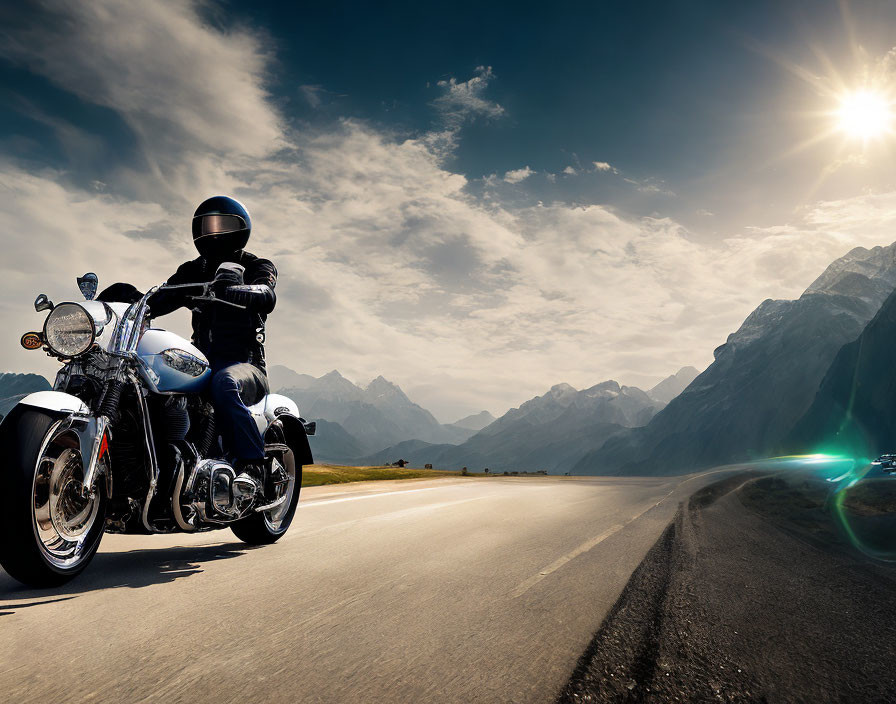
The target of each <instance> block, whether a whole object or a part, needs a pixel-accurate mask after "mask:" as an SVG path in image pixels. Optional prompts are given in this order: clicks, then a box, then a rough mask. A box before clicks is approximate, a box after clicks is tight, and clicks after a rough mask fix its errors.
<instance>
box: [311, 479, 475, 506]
mask: <svg viewBox="0 0 896 704" xmlns="http://www.w3.org/2000/svg"><path fill="white" fill-rule="evenodd" d="M451 486H458V485H457V484H451ZM446 488H447V487H444V486H428V487H426V488H425V489H399V490H398V491H381V492H380V493H378V494H364V496H346V497H344V498H342V499H321V500H320V501H299V508H313V507H314V506H323V505H324V504H341V503H342V502H343V501H360V500H361V499H377V498H379V497H380V496H392V495H393V494H413V493H415V492H417V491H435V490H436V489H446Z"/></svg>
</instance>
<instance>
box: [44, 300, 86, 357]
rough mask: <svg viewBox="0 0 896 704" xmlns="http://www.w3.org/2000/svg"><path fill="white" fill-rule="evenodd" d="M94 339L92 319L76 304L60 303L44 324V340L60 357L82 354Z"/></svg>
mask: <svg viewBox="0 0 896 704" xmlns="http://www.w3.org/2000/svg"><path fill="white" fill-rule="evenodd" d="M94 339H96V326H95V325H94V323H93V317H91V315H90V313H88V312H87V311H86V310H84V308H83V307H82V306H79V305H78V304H77V303H60V304H59V305H58V306H56V307H55V308H54V309H53V311H52V312H51V313H50V314H49V315H48V316H47V319H46V321H45V322H44V340H46V342H47V345H48V346H49V348H50V350H51V351H52V352H54V353H55V354H57V355H58V356H60V357H77V356H78V355H79V354H84V353H85V352H86V351H87V350H89V349H90V347H91V346H92V345H93V341H94Z"/></svg>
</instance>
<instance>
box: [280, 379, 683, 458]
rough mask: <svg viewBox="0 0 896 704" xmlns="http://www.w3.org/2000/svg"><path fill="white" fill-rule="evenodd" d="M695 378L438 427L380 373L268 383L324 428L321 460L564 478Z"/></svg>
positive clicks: (556, 399)
mask: <svg viewBox="0 0 896 704" xmlns="http://www.w3.org/2000/svg"><path fill="white" fill-rule="evenodd" d="M697 373H698V372H697V370H696V369H694V368H693V367H686V368H684V369H682V370H680V371H679V372H678V373H677V374H675V375H673V376H670V377H668V378H667V379H664V380H663V381H662V382H660V384H658V385H657V386H656V387H654V388H653V389H651V390H650V391H649V392H644V391H642V390H641V389H638V388H636V387H630V386H620V385H619V384H618V383H616V382H615V381H608V382H604V383H602V384H597V385H595V386H593V387H590V388H588V389H585V390H582V391H578V390H576V389H574V388H573V387H572V386H570V385H569V384H557V385H556V386H554V387H553V388H551V389H550V390H549V391H548V392H547V393H545V394H544V395H542V396H538V397H536V398H533V399H531V400H529V401H527V402H525V403H523V404H522V405H521V406H520V407H519V408H513V409H511V410H509V411H508V412H507V413H506V414H504V415H503V416H502V417H501V418H498V419H495V418H494V416H492V415H491V414H490V413H488V412H487V411H482V412H481V413H477V414H474V415H471V416H467V417H466V418H462V419H460V420H458V421H456V422H455V423H451V424H440V423H438V421H437V420H436V419H435V418H434V417H433V416H432V414H431V413H429V412H428V411H426V410H425V409H424V408H422V407H421V406H419V405H418V404H415V403H413V402H412V401H411V400H410V399H408V397H407V396H406V395H405V394H404V392H403V391H402V390H401V389H400V388H399V387H398V386H396V385H395V384H393V383H392V382H390V381H388V380H386V379H384V378H383V377H381V376H380V377H377V378H376V379H374V380H373V381H372V382H370V384H369V385H368V386H367V387H360V386H358V385H356V384H353V383H352V382H351V381H349V380H348V379H346V378H345V377H343V376H342V375H341V374H339V372H337V371H332V372H330V373H329V374H325V375H324V376H322V377H319V378H315V377H313V376H310V375H307V374H299V373H297V372H295V371H293V370H291V369H289V368H287V367H283V366H274V367H272V368H271V370H270V381H271V388H273V389H277V390H278V392H279V393H283V394H284V395H287V396H289V397H290V398H292V399H293V400H295V401H296V403H297V404H298V405H299V408H300V409H301V411H302V413H303V415H305V417H306V418H308V419H313V420H316V421H318V423H319V426H318V434H317V435H316V436H315V437H313V438H312V450H313V451H314V452H315V456H316V457H319V458H320V459H322V460H328V461H336V462H345V463H354V464H383V463H387V462H394V461H396V460H398V459H405V460H408V461H410V462H411V463H412V464H415V465H416V464H419V465H423V464H433V465H434V466H436V467H438V468H444V469H452V468H461V467H463V466H474V467H487V466H490V467H491V468H492V469H495V470H504V469H514V470H516V469H524V470H525V469H531V470H535V469H548V470H549V471H557V470H558V469H563V470H564V471H565V470H566V469H568V467H569V466H570V465H571V464H572V463H573V462H575V461H576V460H578V459H579V458H581V456H582V455H583V454H584V453H585V452H586V451H588V450H590V449H593V448H594V447H596V446H599V445H600V444H602V443H603V441H604V440H606V439H607V438H609V437H610V436H612V435H613V434H615V433H616V432H618V431H620V430H622V429H624V428H627V427H633V426H637V425H643V424H644V423H646V422H647V421H648V420H650V418H651V417H652V416H653V415H654V414H655V413H656V412H657V411H658V410H659V409H660V408H662V407H663V406H664V405H665V399H666V398H671V397H673V396H674V395H675V394H676V393H677V392H679V391H680V390H681V389H683V388H684V387H685V386H687V384H688V383H689V382H690V381H691V380H692V379H693V378H694V377H695V376H696V375H697ZM281 385H282V386H281ZM654 394H655V396H656V397H654Z"/></svg>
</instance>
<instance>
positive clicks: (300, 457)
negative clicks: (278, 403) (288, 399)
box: [277, 413, 314, 467]
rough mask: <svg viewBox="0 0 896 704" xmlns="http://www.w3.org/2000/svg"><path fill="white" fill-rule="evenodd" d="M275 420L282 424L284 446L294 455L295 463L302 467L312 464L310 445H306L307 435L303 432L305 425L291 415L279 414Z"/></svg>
mask: <svg viewBox="0 0 896 704" xmlns="http://www.w3.org/2000/svg"><path fill="white" fill-rule="evenodd" d="M277 420H279V421H280V422H281V423H282V424H283V430H284V432H285V434H286V444H287V445H289V446H290V447H291V448H292V451H293V452H294V453H295V454H296V463H297V464H298V465H300V466H303V467H304V466H306V465H309V464H314V458H313V457H312V456H311V445H309V444H308V434H307V433H306V432H305V424H304V423H302V421H301V420H300V419H299V418H297V417H296V416H294V415H292V414H291V413H280V414H279V415H278V416H277Z"/></svg>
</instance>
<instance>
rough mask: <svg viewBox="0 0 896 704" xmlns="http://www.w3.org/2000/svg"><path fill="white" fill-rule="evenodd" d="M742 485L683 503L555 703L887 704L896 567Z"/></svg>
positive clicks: (797, 505) (771, 490) (734, 482)
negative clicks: (769, 508) (765, 505)
mask: <svg viewBox="0 0 896 704" xmlns="http://www.w3.org/2000/svg"><path fill="white" fill-rule="evenodd" d="M746 479H748V478H747V477H744V476H741V477H732V478H728V479H725V480H723V481H722V482H718V483H716V484H714V485H711V486H709V487H707V488H705V489H703V490H701V491H699V492H697V493H696V494H695V495H694V496H693V497H692V498H691V499H690V500H689V501H688V502H686V503H685V504H683V505H682V507H681V508H680V510H679V512H678V514H677V516H676V518H675V520H674V521H673V522H672V523H671V524H670V525H669V526H668V527H667V529H666V530H665V531H664V533H663V535H662V536H661V537H660V539H659V541H658V542H657V543H656V544H655V545H654V546H653V548H652V549H651V550H650V552H649V553H648V555H647V557H646V558H645V560H644V561H643V562H642V563H641V565H640V566H639V567H638V569H637V570H636V571H635V573H634V574H633V576H632V578H631V580H630V581H629V583H628V585H627V586H626V588H625V589H624V590H623V592H622V594H621V596H620V597H619V599H618V601H617V602H616V603H615V605H614V606H613V608H612V609H611V611H610V613H609V615H608V616H607V618H606V619H605V620H604V623H603V624H602V626H601V628H600V630H599V631H598V632H597V634H596V635H595V636H594V639H593V640H592V642H591V643H590V645H589V646H588V649H587V650H586V652H585V653H584V654H583V656H582V658H581V659H580V661H579V664H578V666H577V668H576V670H575V672H574V674H573V676H572V678H571V679H570V681H569V683H568V684H567V685H566V687H565V688H564V690H563V691H562V693H561V695H560V699H559V701H561V702H580V701H590V702H617V701H631V702H674V701H709V700H712V701H765V700H767V701H776V702H777V701H892V697H893V692H894V691H896V675H894V674H893V668H892V663H890V662H889V660H890V658H889V657H888V656H887V654H888V653H890V652H891V649H892V643H893V642H896V614H894V612H893V609H892V608H891V600H892V596H893V593H894V587H896V568H894V567H893V566H891V565H886V564H883V563H879V562H875V561H872V560H869V559H867V558H865V557H864V556H863V555H861V554H860V553H857V552H856V551H855V550H853V549H852V548H851V546H849V545H848V544H846V543H844V542H843V541H840V540H837V539H835V537H834V538H832V536H835V534H834V533H833V532H831V531H826V530H825V529H824V528H825V526H826V525H827V523H829V522H830V521H829V514H828V513H827V512H826V511H825V510H824V507H823V506H819V505H818V504H817V503H814V502H811V501H808V500H804V501H802V502H800V501H799V500H798V498H799V496H797V497H789V501H790V502H791V505H792V506H793V510H792V511H789V512H788V511H786V510H784V507H783V505H782V502H781V501H775V500H772V499H771V498H770V497H776V496H779V493H778V492H780V487H776V486H774V485H772V484H769V483H768V482H766V484H765V485H764V486H763V485H761V484H760V482H761V480H759V479H755V480H753V481H750V482H748V483H745V480H746ZM745 487H749V492H748V493H745ZM815 488H817V486H816V487H815ZM745 497H746V499H747V501H746V503H747V504H748V506H749V507H748V506H745V505H744V504H745V502H744V500H743V499H744V498H745ZM763 497H764V498H766V499H769V503H770V504H772V505H773V506H774V510H773V511H772V512H763V513H758V512H757V511H756V510H755V509H756V508H757V507H758V506H761V505H762V501H763ZM803 497H804V498H805V494H803ZM757 502H758V503H757ZM813 528H818V529H817V530H815V529H813Z"/></svg>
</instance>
